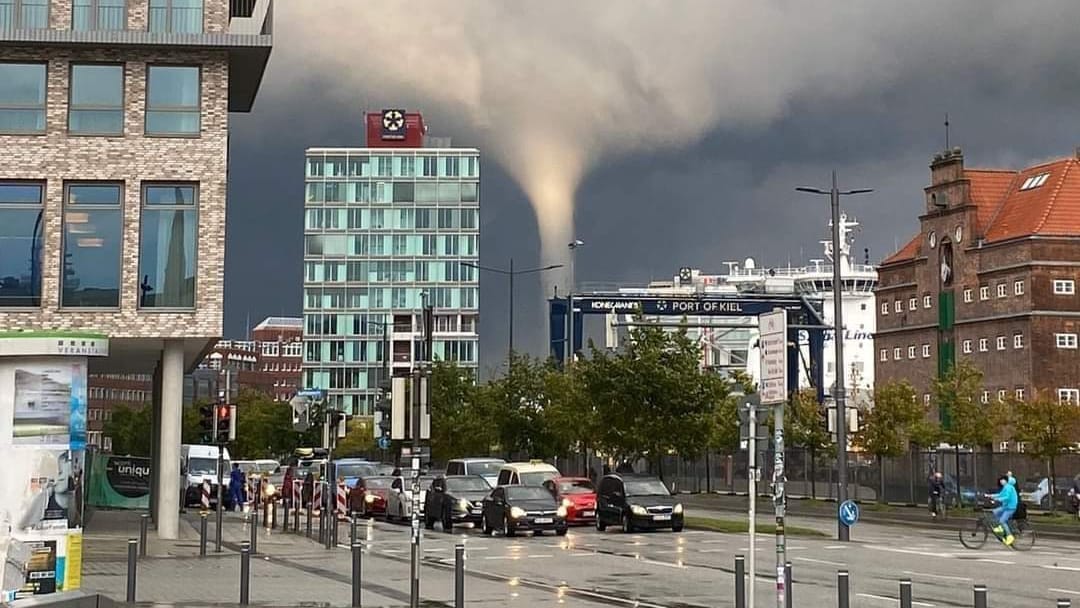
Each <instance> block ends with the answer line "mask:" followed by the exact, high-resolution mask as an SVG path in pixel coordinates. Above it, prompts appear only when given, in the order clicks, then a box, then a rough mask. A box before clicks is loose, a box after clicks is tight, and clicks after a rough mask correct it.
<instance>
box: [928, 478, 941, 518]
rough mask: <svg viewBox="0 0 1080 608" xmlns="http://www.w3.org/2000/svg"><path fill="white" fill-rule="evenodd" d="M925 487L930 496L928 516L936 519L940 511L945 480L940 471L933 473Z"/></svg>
mask: <svg viewBox="0 0 1080 608" xmlns="http://www.w3.org/2000/svg"><path fill="white" fill-rule="evenodd" d="M927 486H928V487H927V490H928V492H929V494H930V516H931V517H933V518H935V519H936V518H937V516H938V513H939V512H940V511H941V505H942V503H941V501H942V500H943V499H944V497H945V479H944V477H943V476H942V475H941V471H934V473H933V474H932V475H931V476H930V479H929V480H927Z"/></svg>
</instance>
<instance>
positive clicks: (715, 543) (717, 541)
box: [701, 539, 731, 545]
mask: <svg viewBox="0 0 1080 608" xmlns="http://www.w3.org/2000/svg"><path fill="white" fill-rule="evenodd" d="M730 542H731V540H730V539H723V540H703V541H701V544H703V545H719V544H720V543H730Z"/></svg>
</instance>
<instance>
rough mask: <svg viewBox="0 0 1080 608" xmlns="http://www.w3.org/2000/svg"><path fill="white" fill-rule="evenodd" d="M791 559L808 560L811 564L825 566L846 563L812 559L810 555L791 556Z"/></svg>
mask: <svg viewBox="0 0 1080 608" xmlns="http://www.w3.org/2000/svg"><path fill="white" fill-rule="evenodd" d="M791 559H794V560H798V561H800V562H810V563H812V564H825V565H826V566H844V565H846V564H842V563H840V562H830V561H829V560H827V559H814V558H812V557H793V558H791Z"/></svg>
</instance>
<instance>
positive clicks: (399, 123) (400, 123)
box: [367, 108, 427, 148]
mask: <svg viewBox="0 0 1080 608" xmlns="http://www.w3.org/2000/svg"><path fill="white" fill-rule="evenodd" d="M425 131H427V128H426V127H424V117H423V116H422V115H421V114H420V113H419V112H407V111H405V110H399V109H394V108H390V109H386V110H383V111H381V112H368V114H367V146H368V147H369V148H422V147H423V146H424V132H425Z"/></svg>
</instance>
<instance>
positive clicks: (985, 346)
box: [979, 338, 990, 353]
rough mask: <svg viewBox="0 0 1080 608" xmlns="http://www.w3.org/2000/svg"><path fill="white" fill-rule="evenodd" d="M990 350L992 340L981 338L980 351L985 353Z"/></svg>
mask: <svg viewBox="0 0 1080 608" xmlns="http://www.w3.org/2000/svg"><path fill="white" fill-rule="evenodd" d="M988 350H990V341H989V340H987V339H986V338H979V352H980V353H985V352H986V351H988Z"/></svg>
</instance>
